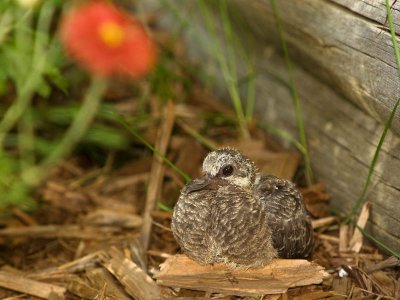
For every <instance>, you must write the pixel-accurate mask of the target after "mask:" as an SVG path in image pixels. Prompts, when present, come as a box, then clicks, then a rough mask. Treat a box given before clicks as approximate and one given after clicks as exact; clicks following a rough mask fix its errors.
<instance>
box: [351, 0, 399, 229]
mask: <svg viewBox="0 0 400 300" xmlns="http://www.w3.org/2000/svg"><path fill="white" fill-rule="evenodd" d="M386 12H387V16H388V23H389V30H390V35H391V38H392V44H393V50H394V55H395V57H396V63H397V71H398V72H399V76H400V51H399V48H398V45H397V40H396V32H395V30H394V25H393V17H392V13H391V11H390V5H389V0H386ZM399 104H400V98H399V99H397V101H396V103H395V105H394V107H393V109H392V111H391V112H390V116H389V118H388V119H387V121H386V123H385V128H384V129H383V132H382V135H381V138H380V139H379V143H378V146H377V147H376V150H375V154H374V157H373V158H372V161H371V164H370V165H369V168H368V175H367V179H366V180H365V183H364V187H363V190H362V192H361V194H360V196H359V197H358V199H357V201H356V203H355V204H354V206H353V209H352V210H351V212H350V214H349V215H348V216H347V217H346V219H345V223H348V222H349V221H350V220H351V218H352V217H353V216H354V215H355V214H356V213H357V212H358V211H359V209H360V207H361V205H362V204H363V202H364V201H365V196H366V194H367V191H368V187H369V184H370V182H371V177H372V173H373V172H374V170H375V165H376V162H377V161H378V158H379V153H380V151H381V148H382V145H383V142H384V141H385V138H386V134H387V132H388V130H389V129H390V127H391V126H392V122H393V118H394V116H395V114H396V111H397V108H398V106H399Z"/></svg>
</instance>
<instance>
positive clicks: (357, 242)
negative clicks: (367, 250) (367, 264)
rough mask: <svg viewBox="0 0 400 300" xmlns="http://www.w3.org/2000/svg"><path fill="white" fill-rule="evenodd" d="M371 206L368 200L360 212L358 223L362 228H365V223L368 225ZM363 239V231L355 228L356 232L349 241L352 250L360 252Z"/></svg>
mask: <svg viewBox="0 0 400 300" xmlns="http://www.w3.org/2000/svg"><path fill="white" fill-rule="evenodd" d="M369 208H370V204H369V203H368V202H366V203H364V205H363V207H362V209H361V212H360V216H359V217H358V220H357V225H358V226H359V227H360V228H362V229H364V228H365V225H367V221H368V218H369ZM363 240H364V239H363V235H362V233H361V231H360V230H359V229H358V228H354V233H353V236H352V238H351V240H350V243H349V247H350V249H351V251H353V252H356V253H359V252H360V250H361V247H362V245H363Z"/></svg>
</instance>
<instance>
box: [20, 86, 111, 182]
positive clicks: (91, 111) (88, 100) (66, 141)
mask: <svg viewBox="0 0 400 300" xmlns="http://www.w3.org/2000/svg"><path fill="white" fill-rule="evenodd" d="M106 86H107V83H106V81H105V80H104V79H103V78H94V79H93V80H92V82H91V84H90V86H89V88H88V90H87V92H86V95H85V99H84V100H83V104H82V106H81V108H80V110H79V111H78V113H77V115H76V117H75V119H74V121H73V123H72V124H71V126H70V127H69V128H68V130H67V132H66V133H65V135H64V137H63V138H62V140H61V141H60V142H59V143H58V145H57V147H56V148H55V149H54V150H53V151H52V152H51V153H50V154H49V156H48V157H47V158H46V159H44V161H43V162H42V163H41V164H40V165H39V166H37V167H35V168H31V169H29V170H27V171H25V172H24V173H23V176H22V178H23V179H24V180H25V181H26V182H27V183H28V184H30V185H33V186H34V185H37V184H38V183H39V182H40V181H41V180H42V179H43V177H44V176H45V175H46V174H47V173H48V171H49V170H50V168H52V167H53V166H54V165H56V164H57V163H58V162H59V161H60V160H62V159H64V158H65V157H66V156H67V155H69V154H70V153H71V152H72V150H73V149H74V147H75V146H76V144H77V143H78V142H79V141H80V140H81V139H82V137H83V135H84V134H85V133H86V131H87V129H88V128H89V125H90V124H91V123H92V121H93V119H94V118H95V116H96V113H97V111H98V108H99V106H100V101H101V95H102V94H103V92H104V90H105V89H106Z"/></svg>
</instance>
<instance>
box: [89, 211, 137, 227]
mask: <svg viewBox="0 0 400 300" xmlns="http://www.w3.org/2000/svg"><path fill="white" fill-rule="evenodd" d="M83 221H84V223H85V224H89V225H95V226H117V227H121V228H129V229H132V228H138V227H140V226H141V225H142V217H140V216H138V215H135V214H128V213H122V212H116V211H113V210H109V209H97V210H95V211H93V212H91V213H89V214H87V215H86V216H85V217H84V219H83Z"/></svg>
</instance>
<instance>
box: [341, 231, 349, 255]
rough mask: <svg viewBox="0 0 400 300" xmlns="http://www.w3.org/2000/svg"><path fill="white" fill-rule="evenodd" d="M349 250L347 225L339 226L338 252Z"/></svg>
mask: <svg viewBox="0 0 400 300" xmlns="http://www.w3.org/2000/svg"><path fill="white" fill-rule="evenodd" d="M348 250H349V225H346V224H341V225H340V228H339V252H346V251H348Z"/></svg>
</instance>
